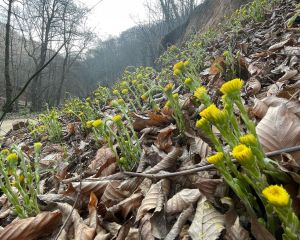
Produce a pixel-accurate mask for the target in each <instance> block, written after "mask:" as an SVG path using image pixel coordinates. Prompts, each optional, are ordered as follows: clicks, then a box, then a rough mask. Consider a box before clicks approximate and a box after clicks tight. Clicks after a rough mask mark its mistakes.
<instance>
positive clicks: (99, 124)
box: [93, 119, 104, 128]
mask: <svg viewBox="0 0 300 240" xmlns="http://www.w3.org/2000/svg"><path fill="white" fill-rule="evenodd" d="M103 124H104V123H103V121H102V120H101V119H97V120H95V121H93V127H94V128H98V127H101V126H103Z"/></svg>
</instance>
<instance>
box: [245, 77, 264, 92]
mask: <svg viewBox="0 0 300 240" xmlns="http://www.w3.org/2000/svg"><path fill="white" fill-rule="evenodd" d="M260 90H261V84H260V81H258V80H257V79H256V78H253V77H252V78H250V79H249V81H248V82H247V83H246V91H247V93H248V95H249V96H253V95H255V94H257V93H259V91H260Z"/></svg>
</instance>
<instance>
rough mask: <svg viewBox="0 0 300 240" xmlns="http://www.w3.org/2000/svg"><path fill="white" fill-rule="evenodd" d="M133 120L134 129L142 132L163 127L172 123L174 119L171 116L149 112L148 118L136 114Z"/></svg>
mask: <svg viewBox="0 0 300 240" xmlns="http://www.w3.org/2000/svg"><path fill="white" fill-rule="evenodd" d="M133 118H134V122H133V127H134V129H135V130H137V131H139V130H142V129H144V128H146V127H151V126H161V125H164V124H167V123H171V122H172V117H170V116H169V115H164V114H158V113H155V112H148V117H144V116H141V115H138V114H136V113H134V114H133Z"/></svg>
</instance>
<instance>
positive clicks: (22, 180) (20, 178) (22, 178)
mask: <svg viewBox="0 0 300 240" xmlns="http://www.w3.org/2000/svg"><path fill="white" fill-rule="evenodd" d="M18 179H19V182H20V183H22V182H24V175H19V176H18Z"/></svg>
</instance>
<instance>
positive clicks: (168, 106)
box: [165, 100, 171, 108]
mask: <svg viewBox="0 0 300 240" xmlns="http://www.w3.org/2000/svg"><path fill="white" fill-rule="evenodd" d="M165 107H166V108H171V102H170V101H169V100H168V101H167V102H166V103H165Z"/></svg>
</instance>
